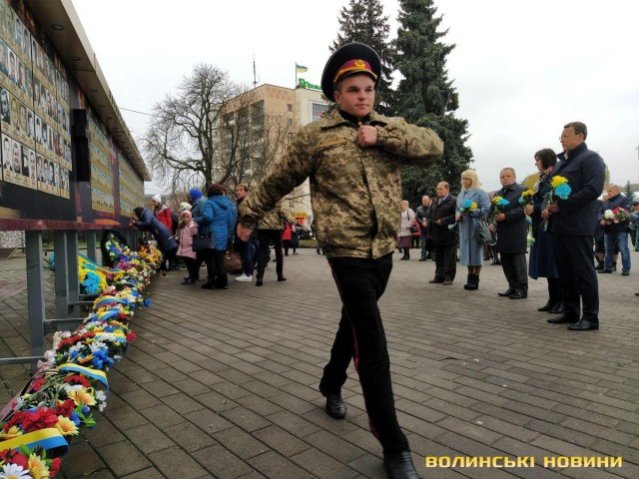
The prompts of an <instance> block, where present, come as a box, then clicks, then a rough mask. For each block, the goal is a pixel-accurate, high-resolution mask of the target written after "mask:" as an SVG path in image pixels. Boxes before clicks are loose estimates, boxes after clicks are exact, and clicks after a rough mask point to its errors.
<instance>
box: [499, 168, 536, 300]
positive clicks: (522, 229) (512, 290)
mask: <svg viewBox="0 0 639 479" xmlns="http://www.w3.org/2000/svg"><path fill="white" fill-rule="evenodd" d="M499 181H500V182H501V186H502V188H501V190H499V191H498V192H497V194H498V195H499V196H501V197H502V198H504V199H506V200H508V204H507V205H504V206H501V207H498V210H497V211H496V213H495V222H496V231H497V251H499V253H500V257H501V267H502V268H503V270H504V276H506V280H507V281H508V289H507V290H506V291H504V292H503V293H498V294H499V296H507V297H509V298H510V299H524V298H526V297H527V296H528V268H527V265H526V250H527V248H528V245H527V237H528V223H527V221H526V215H525V214H524V207H523V205H521V204H520V203H519V198H520V197H521V193H522V192H523V191H524V189H523V188H522V186H521V185H519V184H517V178H516V176H515V170H513V169H512V168H504V169H503V170H501V172H500V173H499Z"/></svg>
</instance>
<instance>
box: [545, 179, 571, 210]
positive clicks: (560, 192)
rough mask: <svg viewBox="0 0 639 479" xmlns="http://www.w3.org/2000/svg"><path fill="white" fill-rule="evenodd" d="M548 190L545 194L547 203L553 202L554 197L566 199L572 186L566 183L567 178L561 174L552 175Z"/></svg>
mask: <svg viewBox="0 0 639 479" xmlns="http://www.w3.org/2000/svg"><path fill="white" fill-rule="evenodd" d="M550 186H551V189H550V191H549V192H548V193H547V194H546V196H547V199H548V203H554V202H555V201H557V200H556V198H559V199H560V200H565V199H568V197H569V196H570V193H572V188H570V185H569V184H568V180H567V179H566V178H564V177H563V176H553V177H552V180H550Z"/></svg>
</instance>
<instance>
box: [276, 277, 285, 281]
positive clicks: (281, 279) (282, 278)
mask: <svg viewBox="0 0 639 479" xmlns="http://www.w3.org/2000/svg"><path fill="white" fill-rule="evenodd" d="M277 280H278V281H286V278H285V277H284V276H280V277H279V278H277Z"/></svg>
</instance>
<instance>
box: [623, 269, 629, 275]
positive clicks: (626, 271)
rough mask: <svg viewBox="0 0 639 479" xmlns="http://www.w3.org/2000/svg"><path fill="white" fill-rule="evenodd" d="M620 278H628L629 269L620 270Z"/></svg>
mask: <svg viewBox="0 0 639 479" xmlns="http://www.w3.org/2000/svg"><path fill="white" fill-rule="evenodd" d="M621 276H630V270H629V269H623V270H621Z"/></svg>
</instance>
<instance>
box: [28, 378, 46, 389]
mask: <svg viewBox="0 0 639 479" xmlns="http://www.w3.org/2000/svg"><path fill="white" fill-rule="evenodd" d="M43 384H44V378H38V379H36V380H35V381H33V383H32V384H31V391H33V392H37V391H39V390H40V389H41V388H42V385H43Z"/></svg>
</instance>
